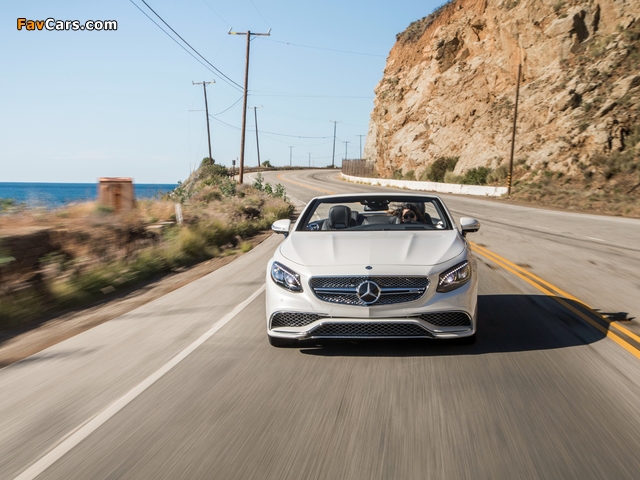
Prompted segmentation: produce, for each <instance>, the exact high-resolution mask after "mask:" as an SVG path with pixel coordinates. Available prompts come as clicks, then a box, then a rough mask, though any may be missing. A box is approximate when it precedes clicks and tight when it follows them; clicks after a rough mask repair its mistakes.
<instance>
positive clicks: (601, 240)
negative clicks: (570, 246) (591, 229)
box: [587, 237, 606, 242]
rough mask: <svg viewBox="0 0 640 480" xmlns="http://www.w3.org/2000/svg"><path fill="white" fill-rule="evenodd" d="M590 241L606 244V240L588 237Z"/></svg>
mask: <svg viewBox="0 0 640 480" xmlns="http://www.w3.org/2000/svg"><path fill="white" fill-rule="evenodd" d="M587 238H588V239H590V240H597V241H598V242H606V240H603V239H601V238H596V237H587Z"/></svg>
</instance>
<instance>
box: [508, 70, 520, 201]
mask: <svg viewBox="0 0 640 480" xmlns="http://www.w3.org/2000/svg"><path fill="white" fill-rule="evenodd" d="M521 72H522V64H520V65H518V81H517V82H516V104H515V106H514V109H513V131H512V133H511V156H510V158H509V186H508V188H507V195H511V183H512V182H513V152H514V150H515V144H516V123H517V121H518V97H519V96H520V73H521Z"/></svg>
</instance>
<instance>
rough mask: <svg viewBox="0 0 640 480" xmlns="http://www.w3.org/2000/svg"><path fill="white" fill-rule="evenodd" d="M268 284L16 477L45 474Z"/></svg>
mask: <svg viewBox="0 0 640 480" xmlns="http://www.w3.org/2000/svg"><path fill="white" fill-rule="evenodd" d="M265 287H266V285H265V284H262V286H261V287H260V288H258V290H256V291H255V292H253V294H252V295H251V296H250V297H249V298H247V299H246V300H245V301H244V302H242V303H240V304H239V305H237V306H236V307H235V308H234V309H233V310H231V311H230V312H229V313H227V314H226V315H225V316H224V317H222V318H221V319H220V320H218V321H217V322H216V323H215V324H214V325H213V326H212V327H211V328H210V329H209V330H208V331H207V332H205V333H204V334H202V335H201V336H200V338H198V339H197V340H196V341H194V342H193V343H192V344H191V345H189V346H187V347H186V348H185V349H184V350H182V351H181V352H180V353H178V354H177V355H176V356H175V357H173V358H172V359H171V360H169V361H168V362H167V363H166V364H164V365H163V366H162V367H160V368H159V369H158V370H156V371H155V372H154V373H152V374H151V375H149V376H148V377H147V378H145V379H144V380H143V381H142V382H140V383H139V384H138V385H136V386H135V387H133V388H132V389H131V390H129V391H128V392H127V393H125V394H124V395H123V396H122V397H120V398H119V399H117V400H116V401H115V402H113V403H112V404H111V405H109V406H108V407H107V408H105V409H104V410H103V411H102V412H100V413H98V414H97V415H96V416H95V417H93V418H91V419H90V420H88V421H87V422H86V423H84V425H82V426H80V427H78V428H76V429H75V431H72V432H71V433H69V434H67V435H66V438H64V437H63V438H64V440H62V441H61V442H60V443H59V444H58V445H57V446H56V447H54V448H53V449H52V450H50V451H49V452H48V453H47V454H45V455H44V456H43V457H41V458H40V459H39V460H37V461H36V462H35V463H34V464H33V465H31V466H30V467H29V468H27V469H26V470H25V471H23V472H22V473H21V474H19V475H18V476H17V477H15V480H32V479H35V478H36V477H37V476H38V475H40V474H41V473H43V472H44V471H45V470H46V469H48V468H49V467H50V466H51V465H53V464H54V463H55V462H57V461H58V460H59V459H60V458H62V457H63V456H64V455H65V454H66V453H68V452H69V451H70V450H71V449H73V448H74V447H75V446H76V445H78V444H79V443H80V442H82V441H83V440H84V439H85V438H87V437H88V436H89V435H91V433H93V432H94V431H95V430H97V429H98V428H99V427H100V426H101V425H103V424H104V423H105V422H106V421H107V420H109V419H110V418H111V417H113V416H114V415H115V414H116V413H118V412H119V411H120V410H122V409H123V408H124V407H126V406H127V405H128V404H129V403H131V402H132V401H133V400H134V399H135V398H136V397H138V396H139V395H140V394H141V393H143V392H144V391H145V390H146V389H148V388H149V387H150V386H151V385H153V384H154V383H155V382H157V381H158V380H159V379H160V378H162V377H163V376H164V375H165V374H166V373H168V372H169V371H170V370H171V369H172V368H173V367H175V366H176V365H178V364H179V363H180V362H181V361H182V360H184V359H185V358H187V357H188V356H189V355H190V354H191V353H193V351H194V350H195V349H197V348H198V347H199V346H200V345H202V344H203V343H204V342H206V341H207V340H208V339H209V338H211V337H212V336H213V335H214V334H215V333H216V332H217V331H218V330H220V329H221V328H222V327H224V326H225V325H226V324H227V323H229V322H230V321H231V320H232V319H233V318H234V317H235V316H236V315H238V314H239V313H240V312H241V311H242V310H244V309H245V308H246V307H247V306H248V305H249V304H250V303H251V302H253V301H254V300H255V299H256V298H257V297H258V296H259V295H260V294H261V293H262V292H263V291H264V290H265Z"/></svg>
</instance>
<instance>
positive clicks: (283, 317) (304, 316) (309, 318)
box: [271, 312, 321, 328]
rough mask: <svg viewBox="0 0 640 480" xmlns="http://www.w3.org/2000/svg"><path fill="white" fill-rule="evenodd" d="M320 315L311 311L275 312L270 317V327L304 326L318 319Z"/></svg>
mask: <svg viewBox="0 0 640 480" xmlns="http://www.w3.org/2000/svg"><path fill="white" fill-rule="evenodd" d="M320 318H321V317H320V315H316V314H313V313H294V312H286V313H276V314H275V315H273V317H271V328H276V327H304V326H306V325H309V324H310V323H313V322H315V321H316V320H320Z"/></svg>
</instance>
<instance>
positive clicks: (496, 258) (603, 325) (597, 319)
mask: <svg viewBox="0 0 640 480" xmlns="http://www.w3.org/2000/svg"><path fill="white" fill-rule="evenodd" d="M470 244H471V248H472V250H473V251H474V252H475V253H477V254H478V255H480V256H482V257H484V258H486V259H487V260H490V261H491V262H493V263H495V264H496V265H498V266H500V267H502V268H504V269H505V270H507V271H508V272H510V273H513V274H514V275H515V276H516V277H519V278H521V279H522V280H524V281H525V282H527V283H528V284H529V285H532V286H533V287H535V288H536V289H538V290H540V291H541V292H542V293H544V294H545V295H548V296H549V297H551V298H553V299H554V300H555V301H556V302H558V303H559V304H560V305H562V306H563V307H564V308H566V309H567V310H569V311H571V312H572V313H574V314H575V315H577V316H578V317H580V318H581V319H583V320H584V321H585V322H587V323H588V324H589V325H592V326H594V327H595V328H597V329H598V330H599V331H601V332H602V333H603V334H604V335H605V336H606V337H607V338H610V339H611V340H613V341H614V342H616V343H617V344H618V345H620V346H621V347H622V348H624V349H625V350H627V351H628V352H629V353H631V354H632V355H634V356H635V357H636V358H639V359H640V348H639V347H638V346H640V336H638V335H636V334H635V333H633V332H632V331H631V330H629V329H628V328H625V327H624V326H622V325H620V324H619V323H616V322H615V321H613V320H611V319H609V318H607V317H604V316H603V315H600V314H599V313H598V312H597V311H595V310H594V309H593V308H591V307H590V306H589V305H587V304H586V303H584V302H582V301H580V300H578V299H577V298H576V297H574V296H573V295H570V294H568V293H567V292H565V291H563V290H561V289H559V288H558V287H556V286H554V285H552V284H550V283H549V282H547V281H545V280H543V279H542V278H540V277H538V276H537V275H534V274H533V273H531V272H529V271H527V270H525V269H524V268H522V267H520V266H519V265H516V264H515V263H513V262H510V261H509V260H507V259H506V258H503V257H501V256H500V255H498V254H497V253H494V252H492V251H491V250H489V249H487V248H485V247H481V246H480V245H478V244H477V243H473V242H470ZM560 297H564V298H560ZM565 299H567V300H571V301H573V302H575V303H577V304H578V305H579V306H581V307H582V308H584V309H585V310H587V312H588V314H587V313H585V312H583V311H582V310H579V309H577V308H576V307H574V306H573V305H571V304H570V303H568V302H567V301H566V300H565ZM612 330H615V332H614V331H612ZM621 335H624V336H621ZM625 337H626V338H625Z"/></svg>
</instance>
